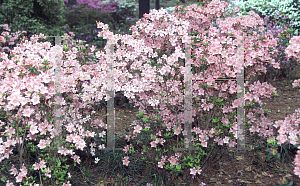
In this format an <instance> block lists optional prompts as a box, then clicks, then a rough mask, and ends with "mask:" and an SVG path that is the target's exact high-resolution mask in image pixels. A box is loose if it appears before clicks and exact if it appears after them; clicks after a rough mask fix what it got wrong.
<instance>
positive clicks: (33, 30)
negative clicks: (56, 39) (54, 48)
mask: <svg viewBox="0 0 300 186" xmlns="http://www.w3.org/2000/svg"><path fill="white" fill-rule="evenodd" d="M0 2H1V7H0V20H1V24H8V26H9V28H10V29H11V31H10V33H12V32H17V31H18V30H20V31H23V30H25V31H27V34H25V35H26V36H27V37H28V38H30V37H31V36H32V35H34V34H37V35H39V34H40V33H42V34H44V35H45V36H50V35H52V36H53V35H63V34H64V30H63V27H64V26H65V25H62V23H63V22H64V16H63V10H62V8H63V6H64V4H65V3H64V2H63V0H26V1H21V0H0ZM53 44H54V43H53Z"/></svg>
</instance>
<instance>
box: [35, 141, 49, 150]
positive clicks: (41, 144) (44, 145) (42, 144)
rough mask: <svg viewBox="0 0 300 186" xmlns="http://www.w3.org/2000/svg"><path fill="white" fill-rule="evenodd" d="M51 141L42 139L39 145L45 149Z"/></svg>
mask: <svg viewBox="0 0 300 186" xmlns="http://www.w3.org/2000/svg"><path fill="white" fill-rule="evenodd" d="M50 143H51V142H50V141H49V140H43V139H42V140H40V142H39V144H38V145H37V146H38V147H39V148H40V149H44V148H46V146H47V145H50Z"/></svg>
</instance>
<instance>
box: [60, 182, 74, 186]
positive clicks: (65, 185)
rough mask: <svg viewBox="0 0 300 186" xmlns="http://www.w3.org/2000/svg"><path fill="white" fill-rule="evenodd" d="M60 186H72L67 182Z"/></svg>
mask: <svg viewBox="0 0 300 186" xmlns="http://www.w3.org/2000/svg"><path fill="white" fill-rule="evenodd" d="M62 186H72V185H71V184H70V181H68V182H67V183H64V184H63V185H62Z"/></svg>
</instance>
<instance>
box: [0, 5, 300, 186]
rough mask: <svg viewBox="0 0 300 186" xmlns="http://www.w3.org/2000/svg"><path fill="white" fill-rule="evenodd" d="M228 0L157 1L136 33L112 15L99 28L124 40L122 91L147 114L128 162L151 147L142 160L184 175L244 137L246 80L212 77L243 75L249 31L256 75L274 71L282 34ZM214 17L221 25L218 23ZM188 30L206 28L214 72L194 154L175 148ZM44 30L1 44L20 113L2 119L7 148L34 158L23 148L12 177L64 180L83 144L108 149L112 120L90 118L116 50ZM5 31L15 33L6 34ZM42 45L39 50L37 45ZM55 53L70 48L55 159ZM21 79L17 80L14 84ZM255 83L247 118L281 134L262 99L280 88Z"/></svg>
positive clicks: (208, 65) (119, 47) (10, 105)
mask: <svg viewBox="0 0 300 186" xmlns="http://www.w3.org/2000/svg"><path fill="white" fill-rule="evenodd" d="M226 7H227V3H224V2H218V1H212V2H211V3H209V4H205V5H204V7H201V6H199V7H198V6H197V5H191V6H189V7H186V8H185V9H184V8H183V7H182V6H181V7H177V8H176V11H175V12H173V15H170V14H168V13H167V12H166V11H164V10H163V9H161V10H160V11H156V10H153V11H151V12H150V14H149V15H145V17H144V18H142V19H141V20H140V21H138V22H137V23H136V26H132V27H131V30H132V35H124V36H122V35H114V34H113V33H112V32H110V31H109V26H108V25H107V24H103V23H100V22H98V23H97V26H98V28H102V29H103V31H100V32H99V33H98V36H99V37H104V39H107V38H110V39H112V42H113V43H114V44H115V46H116V47H115V49H114V52H115V55H114V56H115V61H116V62H115V66H114V67H116V68H115V69H114V71H115V74H114V78H115V88H116V91H124V92H125V93H124V95H125V96H126V97H127V98H129V99H130V102H132V103H134V104H135V106H139V110H140V112H139V115H138V116H137V120H136V121H134V122H133V125H134V131H133V133H130V134H128V135H126V140H127V141H128V142H129V143H130V144H129V145H127V146H126V147H125V148H124V154H123V155H124V157H123V164H124V165H125V166H128V168H133V166H134V161H132V160H133V158H134V157H141V158H142V159H141V160H142V161H149V160H151V161H152V162H154V163H155V165H157V167H158V168H159V169H166V170H169V171H170V172H171V173H174V174H176V175H179V174H182V172H183V171H188V173H189V174H191V176H192V177H193V178H195V177H196V175H197V174H201V172H202V170H203V169H204V165H205V163H206V162H207V159H208V158H209V157H210V155H214V154H216V150H218V149H220V148H222V149H224V148H228V147H229V148H231V147H234V146H235V145H236V142H235V139H236V138H237V135H236V133H235V131H236V130H237V128H238V126H237V123H236V120H235V117H236V114H235V112H234V111H235V109H236V108H237V106H238V105H237V104H238V100H237V98H236V96H235V94H236V92H240V91H241V88H242V87H239V86H238V88H236V84H235V83H234V82H233V81H226V82H220V83H217V82H215V81H214V80H212V78H219V77H221V78H236V70H235V69H237V67H238V61H237V59H236V58H237V51H236V50H237V46H238V44H239V43H240V41H241V40H242V38H241V35H243V34H245V35H244V36H245V37H244V38H245V43H244V45H245V49H248V50H247V52H246V54H245V60H246V61H245V77H246V79H249V78H250V77H252V76H254V75H255V73H257V72H258V71H260V70H263V71H265V70H266V67H265V66H264V62H266V61H267V62H269V63H271V64H272V65H273V66H274V67H278V68H279V64H278V63H276V62H275V61H274V60H272V58H271V57H270V56H272V52H273V51H274V48H275V47H276V44H277V43H276V40H275V39H274V38H273V37H272V36H267V37H262V36H259V35H258V32H255V31H254V32H253V33H249V28H253V27H256V26H258V27H259V31H262V30H263V29H264V27H263V20H261V19H260V18H259V16H258V15H257V14H255V13H254V12H250V15H249V16H239V17H236V18H232V17H222V16H223V15H224V14H223V13H224V11H223V10H224V9H225V8H226ZM236 11H238V9H237V10H236ZM207 12H210V14H207ZM190 14H193V15H194V16H193V17H194V19H190V17H189V15H190ZM212 22H213V23H215V24H216V25H218V26H219V28H220V29H218V28H217V27H214V26H212V24H211V23H212ZM190 28H192V30H191V29H190ZM188 34H189V36H193V35H195V36H197V37H195V38H193V40H192V48H191V49H192V50H193V54H192V55H191V57H192V59H191V60H192V69H193V72H195V73H193V75H192V76H193V78H194V77H199V78H205V81H203V82H198V83H196V82H194V83H193V86H192V95H193V97H192V103H193V108H192V115H193V118H192V120H191V121H190V122H193V130H192V131H191V132H192V145H193V146H194V147H196V148H199V151H197V152H193V153H191V154H188V155H187V154H184V153H175V145H174V144H177V145H179V146H182V145H183V144H184V142H183V141H182V139H183V137H184V134H185V133H186V132H187V131H183V130H182V129H183V127H182V124H184V122H185V121H184V117H183V111H184V107H183V95H184V92H183V89H184V87H185V86H184V82H183V75H184V71H185V68H184V67H183V66H184V62H183V63H182V60H181V59H184V58H185V55H184V46H183V44H184V43H185V42H186V41H187V37H186V36H187V35H188ZM65 36H67V35H65ZM71 36H72V37H73V36H74V35H71ZM250 36H251V37H250ZM4 38H5V37H4ZM39 38H40V39H43V38H44V37H43V35H40V36H34V37H32V38H30V39H31V41H28V40H26V39H24V42H23V41H22V42H21V44H20V46H18V47H15V48H14V49H13V50H11V51H10V55H8V54H5V53H1V59H5V60H2V61H1V62H2V63H0V64H1V66H0V72H2V78H3V88H2V87H1V89H0V90H1V96H2V97H0V98H1V102H2V107H3V109H4V112H6V114H7V115H8V114H10V113H13V115H12V117H11V118H8V122H3V121H2V123H1V125H2V132H3V135H4V136H3V137H2V141H1V157H0V158H1V161H4V162H6V163H7V160H9V158H12V157H13V156H11V155H12V153H11V152H12V148H13V147H15V146H16V147H17V148H18V150H19V152H22V150H23V149H24V152H26V155H28V156H30V158H32V159H30V160H28V159H26V160H23V159H22V155H21V153H19V156H20V157H21V159H20V158H19V159H14V161H16V162H18V161H19V162H18V163H15V165H17V166H18V167H16V166H14V167H13V166H11V165H10V170H11V174H12V175H13V176H14V177H13V179H10V180H9V181H7V182H6V183H7V184H8V183H9V182H10V183H11V182H16V183H21V182H23V183H26V181H27V182H28V183H31V184H34V183H35V182H40V183H41V182H43V183H44V184H45V183H52V184H53V182H54V179H58V178H61V179H60V180H59V179H58V180H59V182H58V184H59V185H69V184H70V182H69V183H67V181H68V180H69V179H70V175H68V166H67V165H70V164H74V166H76V165H78V166H80V163H81V157H80V156H79V153H80V152H82V151H88V152H90V154H91V155H92V156H95V160H99V158H101V156H99V151H97V150H96V147H97V146H98V148H103V147H104V146H105V144H104V143H101V144H99V143H98V141H97V143H98V144H96V142H95V140H94V138H103V137H105V130H104V129H105V128H107V126H105V125H104V123H103V122H101V121H98V120H94V121H91V122H90V123H89V124H88V125H85V123H86V122H87V121H89V120H90V119H92V116H90V114H89V111H90V110H91V105H94V104H96V103H97V102H100V101H102V99H103V97H104V96H105V94H106V90H105V89H106V87H105V86H106V82H107V81H106V80H107V74H106V69H107V68H108V67H107V64H106V61H107V58H106V57H107V56H105V53H103V52H96V50H95V47H94V46H93V47H92V48H91V50H90V51H89V50H88V51H85V52H84V55H83V53H82V52H83V50H85V49H84V48H81V47H74V44H75V43H72V42H71V41H72V40H71V41H69V42H64V47H63V51H60V48H59V47H52V48H50V47H51V45H50V44H49V42H45V43H38V42H37V41H38V40H39ZM1 40H2V41H3V42H5V40H4V39H3V38H1ZM297 42H298V38H292V39H291V42H290V45H291V47H288V48H287V49H286V55H287V56H288V57H296V56H297V53H295V52H294V51H297V48H296V47H297V44H296V43H297ZM258 46H260V47H258ZM33 51H35V52H37V53H38V54H39V55H32V54H30V52H33ZM55 54H56V55H57V54H62V56H59V55H58V56H56V58H59V57H60V58H62V59H63V61H64V65H63V67H62V69H63V73H62V77H63V78H65V80H64V81H62V92H63V99H62V105H63V107H62V112H63V114H64V118H63V119H64V120H63V125H62V133H61V135H60V136H61V142H62V147H61V148H60V149H59V150H58V153H59V154H60V155H61V156H60V157H59V158H58V159H57V161H55V162H53V157H52V156H49V154H50V152H51V148H52V145H53V141H52V140H53V138H54V136H56V135H55V134H57V133H56V132H57V131H55V130H54V127H55V125H54V124H55V123H54V117H53V114H54V113H53V109H54V104H53V103H54V99H53V93H54V73H53V67H54V66H55V58H53V57H51V56H55ZM263 54H265V55H263ZM249 56H250V57H249ZM90 57H91V58H90ZM33 59H34V60H33ZM88 62H89V63H90V64H88ZM96 62H98V63H97V64H95V63H96ZM103 77H104V78H103ZM77 78H79V79H81V80H83V79H88V78H90V79H91V81H90V82H89V83H87V82H84V81H82V82H80V83H77V84H76V83H74V79H77ZM67 79H69V81H67ZM11 82H16V83H15V84H13V85H11V86H10V84H11ZM298 83H299V81H298ZM186 86H188V85H186ZM295 86H297V81H296V82H295ZM5 87H6V88H5ZM245 89H246V94H245V102H246V106H245V109H246V116H247V123H248V124H249V125H251V127H250V131H251V132H257V133H258V134H259V135H260V136H264V137H266V138H268V137H273V123H271V122H270V121H268V120H267V119H266V118H265V117H264V115H263V110H262V109H261V108H260V107H259V106H260V105H261V104H262V102H261V101H260V98H264V97H266V98H270V97H271V96H274V95H275V93H276V89H275V88H274V87H272V86H271V85H268V84H267V83H263V84H261V83H259V82H255V83H254V84H253V85H249V81H246V85H245ZM18 90H19V91H18ZM171 93H172V94H171ZM106 100H107V98H106ZM33 116H34V117H33ZM285 124H287V123H285ZM295 125H296V124H295ZM277 126H279V125H277ZM283 130H286V129H283ZM291 132H293V134H295V133H294V131H291ZM284 136H285V135H284V133H281V135H280V138H277V139H278V140H279V142H280V143H283V142H284ZM177 137H178V138H177ZM176 138H177V143H176ZM178 139H180V141H178ZM285 139H286V138H285ZM291 139H293V140H295V139H296V137H295V136H292V138H291ZM102 142H105V140H104V139H103V141H102ZM293 143H295V141H294V142H293ZM25 144H26V145H25ZM89 146H90V148H89ZM137 146H138V147H139V149H138V148H137ZM134 147H135V148H134ZM177 147H178V146H177ZM147 151H149V152H154V156H150V154H151V153H147ZM129 154H131V155H130V157H129ZM24 157H25V156H24ZM39 158H41V159H39ZM70 160H71V161H70ZM297 162H298V161H296V163H297ZM23 163H24V165H23ZM51 165H53V166H51ZM29 170H30V171H29ZM34 171H37V173H36V175H37V176H33V175H31V176H32V177H30V178H31V180H30V179H28V174H33V172H34ZM50 175H51V176H52V177H50ZM42 178H43V179H45V180H42ZM41 180H42V181H41Z"/></svg>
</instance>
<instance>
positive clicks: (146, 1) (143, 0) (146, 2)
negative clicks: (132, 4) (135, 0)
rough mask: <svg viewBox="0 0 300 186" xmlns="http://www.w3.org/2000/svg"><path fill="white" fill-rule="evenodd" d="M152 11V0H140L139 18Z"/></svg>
mask: <svg viewBox="0 0 300 186" xmlns="http://www.w3.org/2000/svg"><path fill="white" fill-rule="evenodd" d="M149 12H150V0H139V19H141V18H142V17H143V15H144V14H149Z"/></svg>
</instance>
